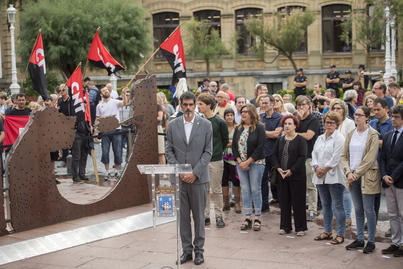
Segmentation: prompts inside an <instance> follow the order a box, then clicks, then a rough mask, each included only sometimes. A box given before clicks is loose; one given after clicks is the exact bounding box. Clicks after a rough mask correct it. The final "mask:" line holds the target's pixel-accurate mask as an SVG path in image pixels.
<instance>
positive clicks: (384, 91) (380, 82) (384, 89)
mask: <svg viewBox="0 0 403 269" xmlns="http://www.w3.org/2000/svg"><path fill="white" fill-rule="evenodd" d="M376 83H378V84H379V89H382V90H383V93H386V84H385V83H383V82H382V81H377V82H376Z"/></svg>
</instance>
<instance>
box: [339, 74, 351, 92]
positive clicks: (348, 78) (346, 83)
mask: <svg viewBox="0 0 403 269" xmlns="http://www.w3.org/2000/svg"><path fill="white" fill-rule="evenodd" d="M345 74H346V77H345V78H344V80H343V85H342V87H343V92H346V91H347V90H353V89H354V88H353V82H354V78H352V77H351V71H350V70H347V71H346V72H345Z"/></svg>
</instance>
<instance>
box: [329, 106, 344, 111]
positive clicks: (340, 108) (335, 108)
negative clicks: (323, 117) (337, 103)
mask: <svg viewBox="0 0 403 269" xmlns="http://www.w3.org/2000/svg"><path fill="white" fill-rule="evenodd" d="M335 110H337V111H339V110H344V108H342V107H333V108H332V111H335Z"/></svg>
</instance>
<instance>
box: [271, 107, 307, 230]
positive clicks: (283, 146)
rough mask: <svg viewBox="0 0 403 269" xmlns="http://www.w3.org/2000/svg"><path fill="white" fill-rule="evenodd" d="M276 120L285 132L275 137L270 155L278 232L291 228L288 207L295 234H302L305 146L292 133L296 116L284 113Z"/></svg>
mask: <svg viewBox="0 0 403 269" xmlns="http://www.w3.org/2000/svg"><path fill="white" fill-rule="evenodd" d="M280 123H281V125H282V126H283V127H284V133H285V135H284V136H282V137H280V138H279V139H277V142H276V144H275V146H274V149H273V155H272V162H273V167H274V168H275V169H276V170H277V177H278V182H279V191H280V197H281V204H280V208H281V221H280V234H281V235H283V234H288V233H291V231H292V224H291V209H292V212H293V213H294V226H295V231H296V235H297V236H303V235H305V231H306V230H308V228H307V224H306V212H305V211H306V210H305V204H306V174H305V159H306V155H307V145H306V141H305V139H304V138H303V137H302V136H300V135H298V134H297V133H296V132H295V129H296V128H297V127H298V125H299V122H298V120H297V118H296V117H294V116H292V115H287V116H284V117H283V118H282V119H281V122H280Z"/></svg>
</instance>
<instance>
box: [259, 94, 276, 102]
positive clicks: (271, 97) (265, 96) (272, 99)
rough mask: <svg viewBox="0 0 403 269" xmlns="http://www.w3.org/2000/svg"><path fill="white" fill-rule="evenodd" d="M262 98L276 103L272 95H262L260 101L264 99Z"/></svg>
mask: <svg viewBox="0 0 403 269" xmlns="http://www.w3.org/2000/svg"><path fill="white" fill-rule="evenodd" d="M262 98H269V99H270V102H272V103H273V102H275V101H276V100H275V99H274V97H273V95H271V94H262V95H260V99H262Z"/></svg>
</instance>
